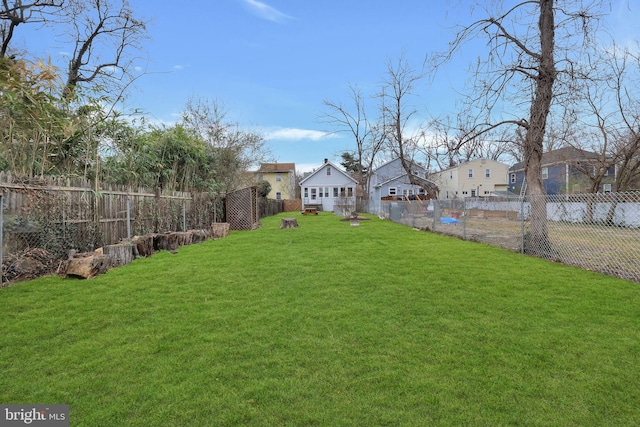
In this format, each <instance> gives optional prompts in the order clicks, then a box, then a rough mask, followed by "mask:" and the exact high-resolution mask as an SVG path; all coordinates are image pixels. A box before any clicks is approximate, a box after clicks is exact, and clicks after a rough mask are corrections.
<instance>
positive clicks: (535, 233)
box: [524, 0, 557, 258]
mask: <svg viewBox="0 0 640 427" xmlns="http://www.w3.org/2000/svg"><path fill="white" fill-rule="evenodd" d="M553 3H554V1H553V0H540V19H539V21H538V28H539V31H540V48H541V49H540V54H539V58H538V60H539V63H538V75H537V81H536V91H535V96H534V99H533V102H532V104H531V111H530V118H529V126H528V128H527V133H526V135H525V146H524V158H525V174H526V179H527V195H528V196H529V202H530V204H531V228H530V231H529V235H528V239H527V241H526V247H525V251H526V252H527V253H531V254H533V255H538V256H542V257H545V258H549V257H550V256H551V245H550V242H549V233H548V229H547V200H546V196H545V191H544V187H543V185H542V153H543V140H544V134H545V129H546V126H547V117H548V116H549V111H550V109H551V101H552V99H553V84H554V82H555V80H556V75H557V71H556V67H555V61H554V32H555V22H554V11H553Z"/></svg>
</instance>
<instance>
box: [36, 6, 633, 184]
mask: <svg viewBox="0 0 640 427" xmlns="http://www.w3.org/2000/svg"><path fill="white" fill-rule="evenodd" d="M129 1H130V4H131V6H132V8H133V9H134V10H135V11H136V13H137V14H138V15H139V16H141V17H144V18H145V19H150V21H151V22H150V24H149V27H148V30H149V33H150V36H151V38H150V39H149V40H147V41H145V46H144V50H143V51H142V52H141V55H142V56H141V59H140V60H139V62H138V65H139V66H140V67H142V68H144V69H145V70H146V74H145V75H143V76H142V77H140V78H139V79H138V81H137V82H136V87H135V88H134V90H133V91H132V92H131V94H130V96H129V98H128V99H127V101H126V105H125V107H128V108H138V109H141V110H143V111H144V112H145V113H146V114H147V115H148V116H149V117H151V118H152V119H154V120H157V121H159V122H164V123H172V122H175V121H177V120H178V119H179V117H180V113H181V111H182V110H183V109H184V107H185V104H186V101H187V100H188V99H189V98H190V97H203V98H209V99H217V100H218V101H219V102H221V103H222V104H224V106H225V108H226V110H227V111H228V114H229V117H230V118H231V119H232V120H233V121H236V122H238V123H239V124H240V125H241V126H242V127H243V128H247V129H251V130H257V131H259V132H260V133H262V134H263V135H264V136H265V138H266V139H267V143H268V147H269V148H270V150H271V152H272V154H273V160H275V161H278V162H283V163H284V162H294V163H296V166H297V168H298V170H299V171H309V170H311V169H312V168H314V167H318V166H320V165H321V163H322V160H323V159H324V158H329V159H331V160H335V161H339V154H340V153H341V152H343V151H345V150H349V149H352V148H353V142H352V140H351V139H350V138H349V135H346V134H345V135H340V134H338V135H336V134H331V131H332V130H333V129H332V128H331V127H330V126H329V125H327V124H326V123H323V122H322V121H321V120H320V116H321V115H322V113H323V112H326V111H327V109H326V107H324V106H323V103H322V102H323V100H324V99H329V100H331V101H341V100H344V101H345V102H347V99H346V96H347V93H348V85H349V84H357V85H358V86H359V87H360V88H361V89H362V90H363V92H364V93H365V94H369V95H373V94H374V93H376V92H377V91H378V88H379V87H380V83H381V80H382V78H383V74H384V72H385V69H386V62H387V60H389V59H397V58H398V57H399V56H400V55H401V54H402V53H403V52H405V58H406V59H407V60H408V61H409V62H410V63H411V64H412V65H413V66H414V67H415V68H416V69H419V68H420V67H421V65H422V63H423V61H424V59H425V57H426V55H427V54H428V53H430V52H434V51H442V50H445V49H446V47H447V43H448V42H449V41H450V40H451V39H452V38H453V36H454V30H453V26H454V25H456V24H460V23H463V22H468V21H469V20H470V17H469V4H470V3H472V2H470V1H467V0H451V1H446V0H393V1H392V0H368V1H361V0H323V1H310V0H183V1H181V2H176V1H175V0H129ZM454 5H455V7H454ZM638 9H640V4H638V2H637V0H614V1H613V8H612V15H611V20H612V21H611V26H612V27H613V28H615V29H616V31H617V36H618V37H620V38H622V39H627V38H635V39H640V34H639V31H638V28H639V27H638V22H640V13H639V10H638ZM41 41H42V43H43V46H46V49H44V50H43V51H42V52H41V54H43V55H49V56H51V57H52V59H54V60H55V59H56V58H58V59H59V58H61V56H64V55H63V54H62V53H61V52H63V50H64V46H61V45H56V44H55V43H51V42H49V41H47V40H45V39H44V38H43V39H42V40H41ZM481 53H484V52H479V54H481ZM473 59H475V57H474V58H458V59H457V60H456V61H455V62H452V63H450V64H449V65H448V66H447V68H446V69H444V70H442V71H441V72H440V73H439V74H438V75H437V76H436V78H435V80H434V81H433V83H431V84H428V82H427V81H426V80H425V81H424V82H423V84H422V86H420V87H418V88H417V91H416V92H417V93H419V96H416V97H415V98H414V99H413V100H412V102H413V103H414V105H415V106H416V108H417V109H418V110H419V111H420V115H421V116H422V117H423V118H426V117H427V116H428V114H432V115H440V114H443V113H445V112H447V111H449V112H452V111H455V101H456V99H457V98H459V97H460V95H459V94H458V93H456V90H455V89H460V88H461V87H462V84H463V81H464V79H465V74H466V70H467V65H468V63H469V61H470V60H473ZM368 110H369V114H370V115H372V116H373V115H374V114H375V101H374V100H373V99H370V100H368Z"/></svg>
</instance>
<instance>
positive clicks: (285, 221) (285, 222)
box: [280, 218, 298, 229]
mask: <svg viewBox="0 0 640 427" xmlns="http://www.w3.org/2000/svg"><path fill="white" fill-rule="evenodd" d="M283 228H298V220H297V219H296V218H282V221H280V229H283Z"/></svg>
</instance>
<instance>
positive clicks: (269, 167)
mask: <svg viewBox="0 0 640 427" xmlns="http://www.w3.org/2000/svg"><path fill="white" fill-rule="evenodd" d="M295 170H296V164H295V163H262V164H260V169H258V172H263V173H264V172H295Z"/></svg>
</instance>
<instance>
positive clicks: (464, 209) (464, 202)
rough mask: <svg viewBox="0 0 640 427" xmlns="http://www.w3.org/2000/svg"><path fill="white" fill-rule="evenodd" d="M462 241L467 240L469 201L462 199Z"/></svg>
mask: <svg viewBox="0 0 640 427" xmlns="http://www.w3.org/2000/svg"><path fill="white" fill-rule="evenodd" d="M462 240H467V200H466V199H462Z"/></svg>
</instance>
